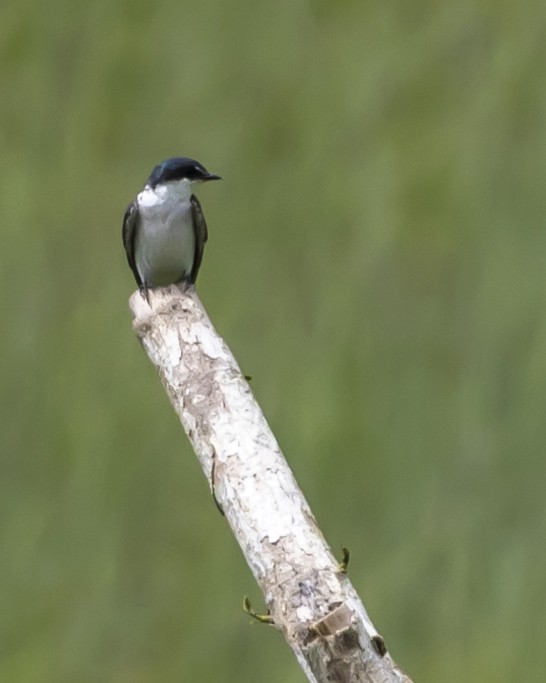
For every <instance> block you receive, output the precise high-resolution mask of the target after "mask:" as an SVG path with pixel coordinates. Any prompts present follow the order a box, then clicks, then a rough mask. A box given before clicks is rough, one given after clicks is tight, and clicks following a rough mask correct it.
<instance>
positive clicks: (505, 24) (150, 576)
mask: <svg viewBox="0 0 546 683" xmlns="http://www.w3.org/2000/svg"><path fill="white" fill-rule="evenodd" d="M545 20H546V9H545V8H544V6H543V5H538V4H535V6H534V7H533V8H532V7H531V3H520V4H517V3H507V2H486V1H485V0H483V1H481V2H480V1H475V2H471V1H470V0H461V1H460V2H458V3H434V2H431V1H429V2H413V3H392V2H388V1H387V2H384V3H357V2H351V1H349V0H345V1H341V0H338V1H337V2H333V1H332V0H330V1H328V0H322V1H321V0H316V1H315V2H300V1H298V0H296V1H295V2H294V1H293V0H292V1H291V2H288V1H286V0H285V1H282V0H281V2H277V3H254V4H252V3H249V2H237V1H235V2H221V1H220V0H218V1H211V2H208V3H207V2H200V3H196V2H193V3H185V2H182V3H180V2H174V1H169V0H159V2H155V3H149V2H148V3H144V2H123V1H122V0H118V1H117V2H116V1H108V2H106V0H103V1H96V2H93V1H91V2H89V3H73V2H68V0H58V1H57V2H53V3H39V2H36V1H34V2H33V1H32V0H28V1H24V0H23V1H22V2H19V3H11V4H10V3H4V6H3V7H2V9H1V10H0V55H1V60H2V69H1V71H0V83H1V92H2V97H1V99H0V121H1V125H0V136H1V138H0V147H1V149H2V166H1V179H0V180H1V182H0V205H1V206H2V234H3V247H2V249H1V250H0V272H1V278H2V283H3V288H2V289H3V297H2V305H1V310H2V320H3V323H4V331H3V334H2V339H1V344H2V349H1V354H0V364H1V372H2V383H1V387H0V407H1V412H2V429H1V430H0V449H1V455H2V457H1V461H0V462H1V477H0V513H1V514H0V520H1V523H0V524H1V526H0V541H1V546H0V547H1V548H2V553H1V554H2V558H1V560H0V582H1V585H2V591H1V595H2V598H1V606H0V615H1V616H0V680H2V681H9V682H10V683H72V682H73V681H77V682H78V683H87V682H89V683H95V682H96V681H100V682H101V683H152V682H153V683H156V682H157V681H162V682H163V683H171V682H172V683H174V682H179V681H198V680H199V681H220V680H221V681H234V682H235V681H237V683H245V681H256V680H259V681H260V682H261V683H273V682H279V681H282V682H283V683H286V682H292V681H293V682H294V683H295V682H296V681H303V680H304V678H303V675H302V673H301V672H300V671H299V670H298V668H297V665H296V663H295V661H294V660H293V658H292V657H291V655H290V653H289V652H288V650H287V649H286V647H285V646H284V643H283V641H282V638H281V637H280V636H279V635H278V634H276V633H275V632H274V631H273V630H272V629H263V628H259V627H257V626H254V627H253V626H252V625H250V626H249V623H248V622H249V619H248V617H246V616H245V615H244V614H243V613H242V610H241V600H242V596H243V595H244V594H246V593H247V592H248V591H254V593H253V594H252V597H251V599H252V601H253V603H255V604H256V605H260V604H262V602H263V601H262V599H261V597H260V596H259V595H258V591H257V589H255V587H254V584H253V579H252V577H251V575H250V573H249V571H248V570H247V568H246V567H245V564H244V561H243V560H242V557H241V554H240V551H239V550H238V548H237V547H236V545H235V542H234V541H233V539H232V538H231V536H230V533H229V531H228V529H227V526H226V523H225V521H224V520H223V519H222V518H221V517H220V515H219V514H218V513H217V510H216V508H215V506H214V504H213V501H212V498H211V496H210V493H209V491H208V490H207V487H206V483H205V481H204V478H203V477H202V475H201V473H200V471H199V468H198V465H197V462H196V460H195V458H194V456H193V454H192V453H191V450H190V448H189V446H188V444H187V442H186V439H185V437H184V435H183V433H182V430H181V428H180V426H179V424H178V423H177V421H176V418H175V417H174V415H173V414H172V411H171V410H170V407H169V404H168V401H167V399H166V397H165V395H164V392H163V389H162V387H161V385H160V383H159V381H158V379H157V377H156V376H155V374H154V371H153V369H152V368H151V367H150V365H149V363H148V361H147V360H146V358H145V357H144V355H143V353H142V351H141V349H140V348H139V345H138V343H137V341H136V340H135V338H134V337H133V335H132V333H131V329H130V318H129V313H128V310H127V304H126V302H127V296H128V295H129V293H130V292H131V291H132V289H133V287H134V283H133V281H132V277H131V273H130V271H129V269H128V267H127V266H126V264H125V258H124V254H123V251H122V248H121V239H120V231H121V218H122V215H123V212H124V209H125V206H126V204H127V202H128V201H129V199H130V198H131V197H132V195H133V194H134V193H135V191H136V190H137V189H138V188H139V187H140V185H141V183H142V182H143V180H144V179H145V178H146V176H147V175H148V173H149V171H150V170H151V168H152V166H153V165H154V164H155V163H157V162H158V161H159V160H161V159H162V158H164V157H167V156H171V155H176V154H186V155H190V156H194V157H196V158H197V159H199V160H200V161H202V162H203V163H204V164H205V165H206V166H207V168H209V169H210V170H211V171H215V172H218V173H220V174H221V175H222V176H223V177H224V181H223V182H222V184H219V185H215V186H214V187H206V188H203V191H202V193H201V195H200V198H201V200H202V203H203V206H204V209H205V213H206V216H207V219H208V223H209V230H210V241H209V244H208V247H207V250H206V253H205V260H204V264H203V267H202V270H201V273H200V280H199V283H198V284H199V290H200V293H201V296H202V298H203V300H204V301H205V303H206V305H207V307H208V309H209V311H210V313H211V316H212V318H213V320H214V321H215V323H216V325H217V327H218V329H219V330H220V331H221V333H222V334H223V335H224V336H225V338H226V340H227V341H228V343H229V344H230V346H231V348H232V349H233V351H234V353H235V354H236V356H237V358H238V359H239V361H240V363H241V366H242V367H243V370H244V372H248V373H250V374H251V375H252V376H253V378H254V379H253V382H252V386H253V389H254V391H255V393H256V395H257V397H258V399H259V400H260V402H261V404H262V407H263V408H264V411H265V412H266V415H267V416H268V419H269V421H270V423H271V424H272V426H273V429H274V431H275V432H276V434H277V436H278V438H279V440H280V443H281V445H282V447H283V448H284V450H285V452H286V455H287V457H288V459H289V461H290V462H291V464H292V465H293V467H294V470H295V472H296V475H297V478H298V480H299V482H300V483H301V485H302V487H303V489H304V491H305V492H306V494H307V495H308V497H309V500H310V502H311V505H312V507H313V509H314V511H315V512H316V514H317V517H318V520H319V523H320V524H321V525H322V526H323V528H324V530H325V532H326V534H327V537H328V538H329V540H330V542H331V543H332V545H333V546H334V547H335V548H336V551H338V549H339V547H340V546H341V544H342V543H344V544H346V545H347V546H348V547H349V548H350V549H351V553H352V560H351V566H350V574H351V577H352V579H353V581H354V582H355V584H356V586H357V587H358V588H359V589H360V591H361V593H362V595H363V596H364V599H365V602H366V604H367V605H368V607H369V609H370V612H371V616H372V618H373V619H374V622H375V623H376V625H377V627H378V628H379V630H380V631H381V633H382V635H383V636H384V637H385V640H386V643H387V646H388V647H389V648H390V650H391V652H392V654H393V656H394V657H395V659H396V660H397V661H398V662H399V663H400V664H401V666H403V667H404V668H405V669H407V671H408V672H409V673H410V674H411V675H412V676H413V677H414V678H415V680H416V681H421V682H424V681H438V680H441V681H443V683H451V682H455V681H461V680H463V681H467V682H474V681H475V682H479V683H484V682H488V681H492V682H493V681H494V682H495V683H503V682H508V681H514V680H521V681H525V680H529V681H531V680H536V677H537V675H538V674H537V673H536V672H537V671H540V670H542V669H543V668H544V666H545V664H546V662H545V656H544V647H543V645H542V642H543V637H544V635H545V630H546V629H545V627H546V617H545V614H546V612H545V610H544V608H543V603H544V595H545V581H544V576H545V575H546V572H545V556H544V555H545V551H544V547H545V544H544V533H545V528H544V527H545V518H546V515H545V505H544V482H545V473H546V465H545V464H544V462H545V458H544V448H545V444H546V420H544V406H545V405H546V296H545V284H544V282H545V277H544V272H545V269H544V262H545V259H546V239H545V231H544V216H545V215H546V200H545V197H546V193H545V192H544V187H543V185H544V177H545V174H544V172H545V170H546V168H545V166H546V154H545V148H544V111H545V107H546V90H545V88H544V82H545V78H546V74H545V63H546V62H545V61H544V24H545ZM537 660H538V661H537Z"/></svg>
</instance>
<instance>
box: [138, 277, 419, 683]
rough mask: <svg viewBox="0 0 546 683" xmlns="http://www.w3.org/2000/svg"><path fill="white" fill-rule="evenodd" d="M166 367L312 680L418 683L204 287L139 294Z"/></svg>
mask: <svg viewBox="0 0 546 683" xmlns="http://www.w3.org/2000/svg"><path fill="white" fill-rule="evenodd" d="M130 307H131V310H132V313H133V327H134V331H135V333H136V335H137V336H138V338H139V339H140V341H141V343H142V345H143V347H144V349H145V351H146V353H147V354H148V356H149V358H150V360H151V361H152V363H153V364H154V365H155V366H156V368H157V370H158V372H159V375H160V377H161V381H162V382H163V385H164V387H165V389H166V391H167V394H168V395H169V398H170V400H171V403H172V404H173V407H174V409H175V411H176V412H177V414H178V416H179V418H180V421H181V422H182V425H183V427H184V429H185V431H186V434H187V435H188V437H189V439H190V441H191V443H192V445H193V448H194V450H195V452H196V454H197V457H198V458H199V461H200V463H201V466H202V468H203V471H204V472H205V475H206V476H207V478H208V480H209V484H210V486H211V489H212V491H213V494H214V497H215V500H216V501H217V504H218V505H219V507H220V508H221V510H222V511H223V513H224V514H225V516H226V519H227V520H228V522H229V524H230V526H231V528H232V530H233V533H234V535H235V537H236V539H237V541H238V543H239V545H240V546H241V549H242V551H243V553H244V555H245V558H246V560H247V562H248V564H249V566H250V568H251V570H252V573H253V574H254V576H255V578H256V580H257V582H258V584H259V585H260V588H261V589H262V592H263V594H264V598H265V602H266V604H267V607H268V609H269V611H270V614H271V616H272V618H273V621H274V624H275V626H276V627H277V628H279V629H280V630H281V631H282V632H283V634H284V636H285V638H286V640H287V642H288V644H289V645H290V647H291V648H292V649H293V650H294V652H295V654H296V657H297V659H298V661H299V663H300V665H301V667H302V668H303V670H304V672H305V674H306V676H307V678H308V679H309V681H314V682H316V683H323V682H325V681H329V682H332V681H336V682H339V683H349V682H350V683H355V682H356V683H358V682H360V681H362V682H366V683H391V682H396V683H411V681H410V679H409V678H408V677H407V676H406V675H405V674H404V673H403V672H402V671H401V670H400V669H399V668H398V667H397V666H396V665H395V664H394V662H393V660H392V659H391V657H390V655H389V653H388V651H387V648H386V646H385V643H384V640H383V638H382V637H381V636H380V635H379V633H378V632H377V631H376V629H375V628H374V626H373V624H372V622H371V621H370V619H369V617H368V614H367V613H366V610H365V608H364V606H363V604H362V602H361V601H360V598H359V597H358V595H357V594H356V591H355V589H354V588H353V586H352V584H351V582H350V580H349V579H348V577H347V575H346V574H345V573H343V572H342V571H340V569H339V566H338V563H337V561H336V560H335V558H334V557H333V555H332V552H331V550H330V548H329V547H328V545H327V544H326V542H325V540H324V538H323V536H322V533H321V532H320V529H319V528H318V526H317V523H316V521H315V518H314V517H313V514H312V513H311V510H310V509H309V506H308V505H307V502H306V501H305V498H304V497H303V494H302V492H301V491H300V489H299V488H298V485H297V483H296V481H295V479H294V477H293V475H292V472H291V470H290V468H289V467H288V464H287V463H286V460H285V459H284V456H283V454H282V453H281V451H280V449H279V446H278V444H277V442H276V440H275V437H274V436H273V433H272V432H271V429H270V428H269V425H268V424H267V421H266V419H265V417H264V415H263V413H262V411H261V410H260V407H259V406H258V404H257V403H256V401H255V399H254V397H253V395H252V392H251V390H250V387H249V385H248V383H247V381H246V380H245V378H244V375H243V374H242V373H241V370H240V368H239V366H238V365H237V362H236V361H235V359H234V358H233V356H232V354H231V352H230V350H229V348H228V347H227V345H226V344H225V342H224V341H223V339H222V338H221V337H220V336H219V335H218V333H217V332H216V330H215V329H214V327H213V325H212V323H211V321H210V320H209V318H208V316H207V314H206V312H205V310H204V308H203V305H202V304H201V301H200V300H199V297H198V296H197V294H196V292H195V290H194V289H193V288H192V287H189V288H185V287H183V286H182V287H179V286H175V285H172V286H170V287H165V288H160V289H159V288H158V289H154V290H151V291H150V305H148V303H147V302H146V301H145V300H144V299H143V298H142V297H141V296H140V294H139V293H138V292H135V293H134V294H133V295H132V297H131V299H130Z"/></svg>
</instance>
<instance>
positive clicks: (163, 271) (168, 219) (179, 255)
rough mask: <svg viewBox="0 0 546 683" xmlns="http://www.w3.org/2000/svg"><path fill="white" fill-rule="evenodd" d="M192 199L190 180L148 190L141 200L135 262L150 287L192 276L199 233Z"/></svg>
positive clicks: (142, 193)
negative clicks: (195, 225) (194, 223)
mask: <svg viewBox="0 0 546 683" xmlns="http://www.w3.org/2000/svg"><path fill="white" fill-rule="evenodd" d="M190 198H191V183H190V182H189V181H187V180H180V181H177V182H172V183H166V184H165V185H158V186H157V187H155V188H153V189H152V188H151V187H149V186H147V187H145V188H144V190H143V191H142V192H141V193H140V194H139V195H138V197H137V203H138V226H137V231H136V236H135V260H136V266H137V268H138V271H139V274H140V276H141V278H142V280H143V281H144V282H145V283H146V284H147V285H149V286H152V287H153V286H162V285H167V284H172V283H174V282H177V281H178V280H180V279H181V278H183V277H187V276H189V274H190V273H191V270H192V266H193V260H194V257H195V232H194V229H193V220H192V210H191V203H190Z"/></svg>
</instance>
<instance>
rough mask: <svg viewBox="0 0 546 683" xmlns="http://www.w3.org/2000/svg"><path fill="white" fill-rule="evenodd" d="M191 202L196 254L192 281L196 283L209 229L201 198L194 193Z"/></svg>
mask: <svg viewBox="0 0 546 683" xmlns="http://www.w3.org/2000/svg"><path fill="white" fill-rule="evenodd" d="M190 202H191V215H192V219H193V229H194V231H195V256H194V258H193V267H192V269H191V274H190V282H191V283H195V281H196V279H197V273H198V272H199V267H200V265H201V261H202V260H203V252H204V251H205V242H206V241H207V239H208V231H207V223H206V221H205V216H203V210H202V209H201V204H199V200H198V199H197V197H196V196H195V195H194V194H192V196H191V199H190Z"/></svg>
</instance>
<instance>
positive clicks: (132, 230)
mask: <svg viewBox="0 0 546 683" xmlns="http://www.w3.org/2000/svg"><path fill="white" fill-rule="evenodd" d="M137 217H138V207H137V204H136V202H131V203H130V204H129V206H128V207H127V211H126V212H125V216H124V217H123V230H122V237H123V246H124V247H125V253H126V254H127V261H128V262H129V266H130V268H131V270H132V271H133V275H134V276H135V280H136V283H137V285H138V286H139V287H142V286H143V284H144V283H143V282H142V280H141V279H140V275H139V274H138V270H137V267H136V262H135V235H136V227H137Z"/></svg>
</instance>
